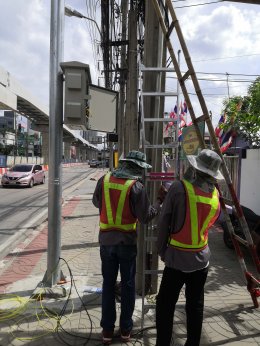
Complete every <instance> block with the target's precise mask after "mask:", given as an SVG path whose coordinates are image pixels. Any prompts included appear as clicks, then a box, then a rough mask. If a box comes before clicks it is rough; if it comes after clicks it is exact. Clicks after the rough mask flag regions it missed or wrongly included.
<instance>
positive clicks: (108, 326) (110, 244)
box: [92, 150, 165, 344]
mask: <svg viewBox="0 0 260 346" xmlns="http://www.w3.org/2000/svg"><path fill="white" fill-rule="evenodd" d="M151 167H152V166H151V165H150V164H148V163H147V162H146V156H145V154H144V153H142V152H140V151H136V150H132V151H130V152H129V153H128V154H127V156H126V157H125V158H120V159H119V167H118V168H117V169H116V170H114V171H113V172H108V173H107V174H105V175H104V176H103V177H101V178H100V179H99V181H98V183H97V186H96V189H95V192H94V195H93V200H92V201H93V204H94V205H95V206H96V207H97V208H99V213H100V232H99V242H100V257H101V265H102V276H103V289H102V317H101V323H100V324H101V327H102V328H103V331H102V337H103V344H110V343H111V342H112V337H113V332H114V327H115V322H116V306H115V284H116V279H117V275H118V270H119V268H120V273H121V314H120V319H119V327H120V330H121V339H122V341H123V342H127V341H129V339H130V334H131V330H132V327H133V319H132V316H133V312H134V306H135V273H136V256H137V229H136V224H137V221H138V222H140V223H143V224H145V223H147V222H149V221H150V220H151V219H152V218H154V217H155V216H156V215H157V214H158V212H159V210H160V204H161V203H162V201H163V199H164V196H165V192H164V191H163V190H161V189H160V190H159V192H158V196H157V200H156V203H155V204H154V206H152V205H151V203H150V200H149V198H148V196H147V193H146V190H145V188H144V186H143V184H142V181H141V178H142V175H143V172H144V170H145V169H149V168H151Z"/></svg>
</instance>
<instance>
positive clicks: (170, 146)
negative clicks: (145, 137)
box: [144, 142, 178, 149]
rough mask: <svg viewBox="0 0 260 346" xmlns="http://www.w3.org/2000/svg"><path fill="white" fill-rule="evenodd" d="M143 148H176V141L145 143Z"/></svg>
mask: <svg viewBox="0 0 260 346" xmlns="http://www.w3.org/2000/svg"><path fill="white" fill-rule="evenodd" d="M144 147H145V148H148V149H149V148H153V149H167V148H177V147H178V143H177V142H176V143H169V144H145V145H144Z"/></svg>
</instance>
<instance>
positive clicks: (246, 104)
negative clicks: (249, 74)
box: [222, 77, 260, 148]
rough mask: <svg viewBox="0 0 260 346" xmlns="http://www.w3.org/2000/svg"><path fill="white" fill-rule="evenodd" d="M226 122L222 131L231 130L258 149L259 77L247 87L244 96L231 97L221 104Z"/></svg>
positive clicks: (259, 115)
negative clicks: (246, 92)
mask: <svg viewBox="0 0 260 346" xmlns="http://www.w3.org/2000/svg"><path fill="white" fill-rule="evenodd" d="M223 105H224V113H225V116H226V122H225V124H223V125H222V126H223V129H224V130H227V129H230V128H232V129H233V130H234V131H235V133H236V134H239V135H240V136H241V137H243V138H244V139H245V140H246V141H247V142H248V143H249V144H250V146H252V147H253V148H258V147H260V77H257V78H256V80H255V81H254V82H253V83H252V84H251V85H250V86H249V88H248V94H247V95H246V96H233V97H231V98H230V99H225V100H224V102H223Z"/></svg>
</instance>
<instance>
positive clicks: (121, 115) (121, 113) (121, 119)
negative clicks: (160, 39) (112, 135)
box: [117, 1, 128, 157]
mask: <svg viewBox="0 0 260 346" xmlns="http://www.w3.org/2000/svg"><path fill="white" fill-rule="evenodd" d="M127 12H128V2H127V1H121V13H122V41H123V42H124V41H126V33H127ZM120 69H121V70H120V77H119V78H120V80H119V84H120V90H119V107H118V118H117V129H118V154H119V157H120V156H121V154H124V136H123V134H124V123H125V97H126V96H125V86H126V78H127V71H126V45H125V44H122V47H121V66H120Z"/></svg>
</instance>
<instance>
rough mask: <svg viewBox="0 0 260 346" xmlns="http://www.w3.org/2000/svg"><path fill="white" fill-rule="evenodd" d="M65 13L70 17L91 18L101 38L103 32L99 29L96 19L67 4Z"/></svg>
mask: <svg viewBox="0 0 260 346" xmlns="http://www.w3.org/2000/svg"><path fill="white" fill-rule="evenodd" d="M65 15H66V16H68V17H77V18H84V19H87V20H90V21H91V22H93V23H94V24H95V25H96V28H97V30H98V32H99V35H100V39H101V38H102V34H101V31H100V29H99V26H98V24H97V22H96V21H95V20H94V19H92V18H90V17H86V16H84V15H83V14H82V13H80V12H78V11H77V10H74V9H73V8H71V7H69V6H65Z"/></svg>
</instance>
